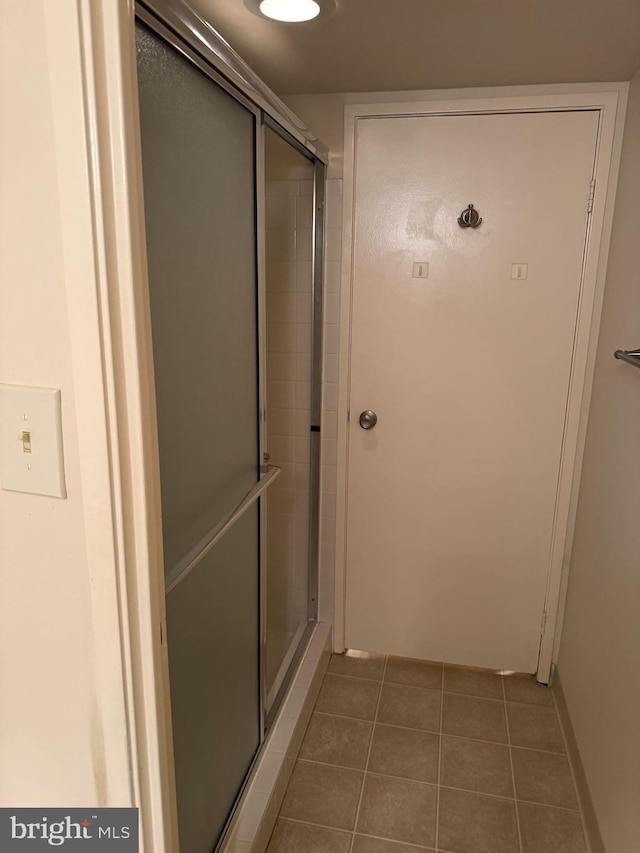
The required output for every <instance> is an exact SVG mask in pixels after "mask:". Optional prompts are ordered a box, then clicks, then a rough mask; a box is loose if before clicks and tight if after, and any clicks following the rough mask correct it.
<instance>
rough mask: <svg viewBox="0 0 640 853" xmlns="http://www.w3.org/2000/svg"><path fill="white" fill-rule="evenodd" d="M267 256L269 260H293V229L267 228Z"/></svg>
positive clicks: (294, 242)
mask: <svg viewBox="0 0 640 853" xmlns="http://www.w3.org/2000/svg"><path fill="white" fill-rule="evenodd" d="M267 258H268V259H269V260H270V261H295V260H296V232H295V230H293V229H292V228H267Z"/></svg>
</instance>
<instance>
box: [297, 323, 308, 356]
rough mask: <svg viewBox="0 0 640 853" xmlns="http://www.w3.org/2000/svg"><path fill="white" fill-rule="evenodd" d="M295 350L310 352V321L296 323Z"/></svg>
mask: <svg viewBox="0 0 640 853" xmlns="http://www.w3.org/2000/svg"><path fill="white" fill-rule="evenodd" d="M295 329H296V352H311V323H297V324H296V326H295Z"/></svg>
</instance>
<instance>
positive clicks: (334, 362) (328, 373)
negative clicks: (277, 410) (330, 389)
mask: <svg viewBox="0 0 640 853" xmlns="http://www.w3.org/2000/svg"><path fill="white" fill-rule="evenodd" d="M339 363H340V359H339V357H338V354H337V353H326V354H325V357H324V381H325V382H337V381H338V378H339V375H340V373H339ZM277 378H280V377H277Z"/></svg>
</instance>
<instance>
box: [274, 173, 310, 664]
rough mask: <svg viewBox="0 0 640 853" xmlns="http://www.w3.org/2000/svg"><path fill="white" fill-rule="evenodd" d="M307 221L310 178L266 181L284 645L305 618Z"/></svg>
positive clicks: (277, 564)
mask: <svg viewBox="0 0 640 853" xmlns="http://www.w3.org/2000/svg"><path fill="white" fill-rule="evenodd" d="M312 220H313V182H312V181H311V180H285V181H267V183H266V221H267V243H266V260H267V351H268V358H267V382H268V389H267V390H268V400H269V409H268V424H267V428H268V439H269V451H270V454H271V462H272V463H273V464H275V465H278V466H280V467H281V468H282V474H281V475H280V477H279V478H278V480H276V482H275V483H274V485H273V487H272V488H271V489H270V493H269V503H268V507H269V510H268V512H269V517H268V522H269V538H268V549H269V587H268V602H267V606H268V625H269V630H270V631H272V632H277V633H278V634H280V635H281V640H282V644H283V645H284V646H286V645H287V644H288V642H289V640H290V639H291V637H292V635H293V633H295V631H296V628H297V627H298V626H299V625H300V623H301V622H304V623H305V624H306V620H307V595H308V589H307V566H308V547H309V539H308V520H309V425H310V392H311V384H310V381H309V379H310V375H311V284H312ZM274 642H275V643H277V642H278V640H277V638H276V637H274V636H272V637H271V638H270V643H271V644H273V643H274ZM284 650H285V649H284V648H282V654H283V653H284ZM281 656H282V655H281V654H277V655H276V657H277V658H281Z"/></svg>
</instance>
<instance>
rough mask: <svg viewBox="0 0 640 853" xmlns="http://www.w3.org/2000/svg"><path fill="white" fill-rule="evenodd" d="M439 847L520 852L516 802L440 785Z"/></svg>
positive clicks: (457, 851)
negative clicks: (453, 789)
mask: <svg viewBox="0 0 640 853" xmlns="http://www.w3.org/2000/svg"><path fill="white" fill-rule="evenodd" d="M438 847H439V848H441V849H442V850H447V851H450V853H519V850H520V845H519V842H518V826H517V823H516V808H515V803H514V802H513V800H502V799H498V798H497V797H485V796H483V795H482V794H470V793H467V792H466V791H452V790H450V789H449V788H442V789H441V790H440V826H439V832H438ZM547 853H556V851H552V850H549V851H547Z"/></svg>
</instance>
